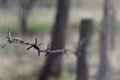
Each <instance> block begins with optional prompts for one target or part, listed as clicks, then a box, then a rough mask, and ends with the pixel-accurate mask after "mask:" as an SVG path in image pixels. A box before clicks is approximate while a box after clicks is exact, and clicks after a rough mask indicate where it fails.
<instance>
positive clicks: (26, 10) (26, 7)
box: [20, 0, 36, 34]
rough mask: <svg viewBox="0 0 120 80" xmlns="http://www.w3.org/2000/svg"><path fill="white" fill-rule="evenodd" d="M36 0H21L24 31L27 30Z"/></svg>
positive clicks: (21, 17) (21, 18)
mask: <svg viewBox="0 0 120 80" xmlns="http://www.w3.org/2000/svg"><path fill="white" fill-rule="evenodd" d="M35 2H36V0H20V8H21V9H20V26H21V31H22V33H23V34H24V33H26V32H27V21H28V20H27V19H28V16H29V14H30V11H31V9H32V8H33V5H34V3H35Z"/></svg>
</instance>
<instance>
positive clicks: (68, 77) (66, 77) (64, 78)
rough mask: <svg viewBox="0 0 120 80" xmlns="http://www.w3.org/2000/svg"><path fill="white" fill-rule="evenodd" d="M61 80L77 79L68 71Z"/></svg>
mask: <svg viewBox="0 0 120 80" xmlns="http://www.w3.org/2000/svg"><path fill="white" fill-rule="evenodd" d="M61 80H75V75H71V74H68V73H66V74H64V75H63V76H62V77H61Z"/></svg>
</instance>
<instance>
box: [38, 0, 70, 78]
mask: <svg viewBox="0 0 120 80" xmlns="http://www.w3.org/2000/svg"><path fill="white" fill-rule="evenodd" d="M57 10H58V11H57V15H56V20H55V24H54V28H53V33H52V42H51V49H52V50H56V49H62V48H63V47H64V42H65V31H66V27H67V19H68V12H69V0H58V7H57ZM61 71H62V54H61V53H55V54H49V55H48V57H47V60H46V63H45V66H44V68H43V71H42V72H41V74H40V76H39V80H58V79H59V77H60V76H61Z"/></svg>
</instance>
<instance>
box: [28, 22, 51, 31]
mask: <svg viewBox="0 0 120 80" xmlns="http://www.w3.org/2000/svg"><path fill="white" fill-rule="evenodd" d="M51 28H52V25H51V24H48V23H29V24H28V29H30V30H34V31H49V30H51Z"/></svg>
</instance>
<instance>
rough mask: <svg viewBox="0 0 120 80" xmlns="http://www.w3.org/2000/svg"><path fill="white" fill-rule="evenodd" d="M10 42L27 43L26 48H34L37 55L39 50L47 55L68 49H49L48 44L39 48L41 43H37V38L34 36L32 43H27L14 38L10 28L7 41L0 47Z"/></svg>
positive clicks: (64, 51) (65, 51)
mask: <svg viewBox="0 0 120 80" xmlns="http://www.w3.org/2000/svg"><path fill="white" fill-rule="evenodd" d="M11 43H20V44H25V45H28V46H30V47H28V48H27V49H26V50H29V49H31V48H34V49H36V50H37V51H38V56H40V53H41V52H43V53H46V55H45V56H48V55H49V54H52V53H67V52H68V49H58V50H51V48H50V46H49V45H47V49H45V50H41V49H40V47H39V46H40V45H41V44H42V43H39V44H38V41H37V38H35V42H34V43H29V42H26V41H24V40H20V39H17V38H14V37H13V36H12V34H11V32H10V30H8V35H7V41H6V42H5V44H4V45H2V48H4V47H5V46H6V45H7V44H11Z"/></svg>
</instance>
